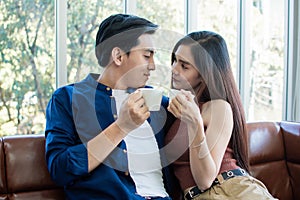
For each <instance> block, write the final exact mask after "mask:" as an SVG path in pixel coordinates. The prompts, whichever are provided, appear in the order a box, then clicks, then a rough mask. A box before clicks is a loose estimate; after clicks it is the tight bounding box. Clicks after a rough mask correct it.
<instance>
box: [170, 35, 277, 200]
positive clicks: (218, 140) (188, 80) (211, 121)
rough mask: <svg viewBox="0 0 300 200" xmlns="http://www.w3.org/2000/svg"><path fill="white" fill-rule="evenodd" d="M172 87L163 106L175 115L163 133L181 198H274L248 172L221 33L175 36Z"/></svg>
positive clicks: (238, 106) (241, 118) (241, 113)
mask: <svg viewBox="0 0 300 200" xmlns="http://www.w3.org/2000/svg"><path fill="white" fill-rule="evenodd" d="M172 87H173V88H175V89H178V90H181V92H180V93H179V94H177V95H176V97H175V98H173V99H172V100H171V101H170V105H169V107H168V110H169V111H170V112H171V113H172V114H173V115H174V116H175V117H176V118H177V120H176V121H175V122H174V124H172V126H171V128H170V130H169V132H168V134H167V135H166V143H168V145H167V155H168V158H169V159H170V160H169V161H170V162H173V161H174V162H173V164H172V168H173V170H174V175H175V176H176V178H177V179H178V180H179V185H180V187H181V189H182V191H183V194H184V198H185V199H195V200H199V199H234V200H236V199H251V200H252V199H260V200H262V199H274V198H273V197H272V196H271V194H270V193H269V192H268V190H267V188H266V187H265V186H264V184H263V183H262V182H260V181H259V180H257V179H255V178H254V177H252V176H250V175H249V162H248V146H247V144H248V143H247V131H246V121H245V116H244V110H243V107H242V103H241V100H240V96H239V92H238V89H237V87H236V85H235V81H234V77H233V73H232V70H231V66H230V60H229V55H228V50H227V46H226V43H225V41H224V39H223V38H222V37H221V36H220V35H218V34H216V33H213V32H208V31H200V32H194V33H190V34H188V35H187V36H186V37H184V38H182V39H181V40H179V41H178V43H177V44H176V45H175V47H174V49H173V53H172ZM174 147H175V148H174ZM168 149H169V150H168ZM174 149H176V151H175V150H174ZM182 153H183V154H182ZM181 154H182V155H181Z"/></svg>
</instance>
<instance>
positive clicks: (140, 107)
mask: <svg viewBox="0 0 300 200" xmlns="http://www.w3.org/2000/svg"><path fill="white" fill-rule="evenodd" d="M149 117H150V112H149V109H148V107H147V106H146V105H145V100H144V98H143V96H142V93H141V91H139V90H137V91H135V92H134V93H132V94H130V95H129V96H128V98H127V99H126V100H125V101H124V102H123V103H122V105H121V108H120V113H119V117H118V119H117V120H116V124H117V125H118V126H119V128H120V129H121V130H122V131H123V132H124V133H125V134H128V133H129V132H130V131H132V130H134V129H136V128H137V127H139V126H140V125H141V124H143V123H144V121H145V120H146V119H148V118H149Z"/></svg>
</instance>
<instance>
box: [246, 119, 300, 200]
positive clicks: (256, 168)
mask: <svg viewBox="0 0 300 200" xmlns="http://www.w3.org/2000/svg"><path fill="white" fill-rule="evenodd" d="M248 132H249V137H250V138H249V153H250V165H251V172H252V175H253V176H254V177H256V178H258V179H259V180H261V181H262V182H263V183H264V184H265V185H266V186H267V188H268V189H269V191H270V192H271V194H272V195H273V196H275V197H277V198H278V199H280V200H299V199H300V123H296V122H278V123H274V122H256V123H248Z"/></svg>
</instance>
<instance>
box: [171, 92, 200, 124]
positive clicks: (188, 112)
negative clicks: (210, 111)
mask: <svg viewBox="0 0 300 200" xmlns="http://www.w3.org/2000/svg"><path fill="white" fill-rule="evenodd" d="M194 99H195V96H194V95H193V94H192V93H191V92H190V91H185V90H180V93H179V94H177V95H176V97H175V98H173V99H172V100H171V102H170V104H169V107H168V110H169V111H170V112H171V113H172V114H173V115H174V116H175V117H177V118H178V119H181V120H182V121H184V122H185V123H187V124H196V123H199V122H200V123H202V117H201V114H200V109H199V106H198V105H197V104H196V102H195V100H194Z"/></svg>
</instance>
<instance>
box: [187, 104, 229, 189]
mask: <svg viewBox="0 0 300 200" xmlns="http://www.w3.org/2000/svg"><path fill="white" fill-rule="evenodd" d="M202 108H203V110H202V112H201V116H202V119H203V123H202V124H201V121H198V122H195V124H196V126H197V127H193V126H195V124H193V123H189V125H188V133H189V137H194V138H192V139H190V140H191V145H190V163H191V171H192V174H193V176H194V180H195V182H196V183H197V185H198V187H199V188H200V189H207V188H209V187H210V186H211V184H212V182H213V181H214V179H215V178H216V177H217V175H218V173H219V170H220V166H221V162H222V159H223V157H224V154H225V151H226V148H227V146H228V143H229V140H230V137H231V133H232V128H233V119H232V110H231V107H230V105H229V104H228V103H227V102H226V101H224V100H213V101H210V102H207V103H205V104H204V105H203V107H202ZM203 125H204V126H205V127H206V131H205V137H203V135H204V126H203ZM200 139H202V140H201V141H200V142H199V140H200Z"/></svg>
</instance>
